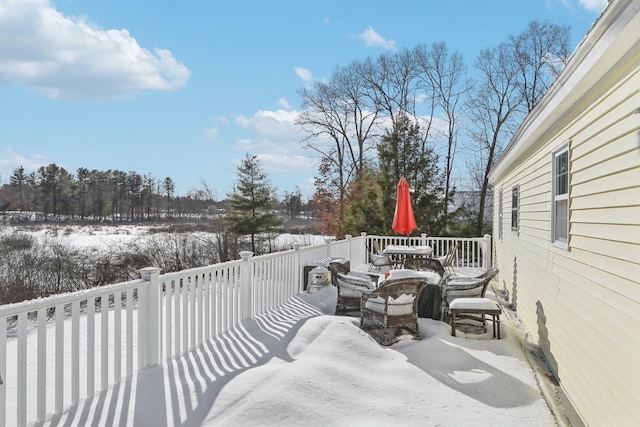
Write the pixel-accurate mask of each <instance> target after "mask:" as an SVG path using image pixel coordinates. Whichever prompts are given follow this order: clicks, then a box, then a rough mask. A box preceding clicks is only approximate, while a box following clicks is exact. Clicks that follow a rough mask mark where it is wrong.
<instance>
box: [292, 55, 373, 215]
mask: <svg viewBox="0 0 640 427" xmlns="http://www.w3.org/2000/svg"><path fill="white" fill-rule="evenodd" d="M359 67H360V64H358V63H356V62H354V63H352V64H350V65H348V66H346V67H340V68H337V69H336V70H335V71H334V72H333V74H332V76H331V79H330V80H329V81H328V82H317V83H316V84H315V85H314V86H313V88H303V89H301V90H300V91H299V94H300V96H301V97H302V112H301V114H300V115H299V116H298V118H297V119H296V124H297V125H298V126H300V127H301V128H302V130H303V131H304V132H306V134H307V136H306V137H305V138H304V139H303V140H302V143H303V144H304V146H305V147H307V148H309V149H311V150H313V151H315V152H316V153H317V154H319V156H320V163H321V165H323V166H322V168H323V170H324V171H325V172H326V178H328V179H326V180H316V184H317V185H316V187H318V185H320V186H322V185H325V186H326V185H328V186H330V188H329V187H327V188H317V192H318V191H320V192H322V193H324V194H331V195H332V197H331V200H329V202H331V203H330V204H331V205H333V202H337V207H338V210H339V215H338V217H339V218H342V212H343V207H344V200H345V198H346V195H347V188H348V187H349V184H350V183H351V182H352V181H353V179H355V177H356V176H357V175H358V173H359V171H361V170H362V168H363V166H364V163H365V155H366V154H365V153H366V151H368V149H369V148H370V147H371V146H372V144H370V143H369V141H370V140H371V139H373V138H374V136H375V127H376V124H377V120H378V115H379V114H380V108H379V107H378V106H377V105H376V104H375V103H373V102H372V101H371V100H372V96H371V94H370V93H367V88H366V85H365V82H364V81H363V80H362V78H361V75H360V74H359V73H358V72H357V69H358V68H359ZM318 208H319V209H321V210H322V209H330V207H329V206H324V207H323V206H318ZM331 209H333V206H332V207H331Z"/></svg>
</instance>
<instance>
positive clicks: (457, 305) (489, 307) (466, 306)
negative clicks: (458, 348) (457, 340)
mask: <svg viewBox="0 0 640 427" xmlns="http://www.w3.org/2000/svg"><path fill="white" fill-rule="evenodd" d="M449 312H450V313H451V335H453V336H454V337H455V336H456V316H462V315H465V314H480V315H482V319H483V320H484V318H485V315H488V316H491V320H492V321H493V337H494V338H495V337H496V329H497V331H498V339H500V315H501V314H502V309H501V308H500V305H498V303H497V302H495V301H493V300H491V299H489V298H456V299H454V300H453V301H451V303H450V304H449Z"/></svg>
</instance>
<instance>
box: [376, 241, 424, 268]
mask: <svg viewBox="0 0 640 427" xmlns="http://www.w3.org/2000/svg"><path fill="white" fill-rule="evenodd" d="M382 253H383V254H384V255H389V256H391V257H392V259H393V262H394V264H395V267H396V268H402V266H403V265H404V261H405V260H406V259H407V257H430V256H431V254H432V253H433V249H431V246H403V245H389V246H387V247H386V248H384V250H383V251H382Z"/></svg>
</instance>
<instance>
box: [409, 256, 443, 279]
mask: <svg viewBox="0 0 640 427" xmlns="http://www.w3.org/2000/svg"><path fill="white" fill-rule="evenodd" d="M404 267H405V268H408V269H409V270H417V271H434V272H436V273H438V274H439V275H440V277H445V270H444V267H443V266H442V263H441V262H440V260H439V259H437V258H422V257H420V258H417V257H416V258H409V259H407V260H406V261H405V263H404Z"/></svg>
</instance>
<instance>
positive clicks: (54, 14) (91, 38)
mask: <svg viewBox="0 0 640 427" xmlns="http://www.w3.org/2000/svg"><path fill="white" fill-rule="evenodd" d="M189 76H190V71H189V70H188V69H187V67H186V66H184V65H183V64H181V63H179V62H178V61H177V60H176V59H175V58H174V57H173V55H172V53H171V52H170V51H168V50H166V49H157V48H154V49H153V50H152V51H149V50H147V49H145V48H142V47H141V46H139V45H138V43H137V41H136V39H135V38H133V37H131V35H130V34H129V32H128V31H127V30H126V29H122V30H113V29H112V30H102V29H99V28H97V26H96V25H93V24H90V23H88V22H87V21H86V20H85V19H83V18H71V17H66V16H63V15H62V14H61V13H60V12H58V11H57V10H56V9H55V8H54V7H53V5H52V3H51V2H50V1H49V0H0V84H4V85H14V84H22V85H25V86H26V87H28V88H30V89H32V90H34V91H37V92H39V93H42V94H43V95H45V96H47V97H49V98H53V99H105V98H117V97H122V96H128V95H132V94H135V93H138V92H140V91H142V90H175V89H179V88H181V87H182V86H184V85H185V84H186V82H187V80H188V79H189Z"/></svg>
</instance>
